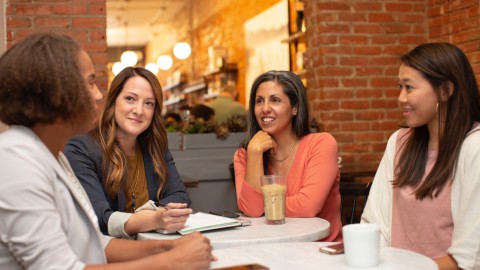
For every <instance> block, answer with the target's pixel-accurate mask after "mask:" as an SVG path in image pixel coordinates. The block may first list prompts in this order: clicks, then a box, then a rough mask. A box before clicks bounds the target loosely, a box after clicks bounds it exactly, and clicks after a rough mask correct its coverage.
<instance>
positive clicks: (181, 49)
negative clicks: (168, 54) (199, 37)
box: [173, 42, 192, 59]
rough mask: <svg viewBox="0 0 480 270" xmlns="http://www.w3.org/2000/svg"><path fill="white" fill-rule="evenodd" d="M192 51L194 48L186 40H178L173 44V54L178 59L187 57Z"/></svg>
mask: <svg viewBox="0 0 480 270" xmlns="http://www.w3.org/2000/svg"><path fill="white" fill-rule="evenodd" d="M190 53H192V48H191V47H190V44H188V43H186V42H178V43H177V44H175V46H173V55H175V57H176V58H178V59H187V58H188V57H189V56H190Z"/></svg>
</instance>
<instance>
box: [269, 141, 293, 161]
mask: <svg viewBox="0 0 480 270" xmlns="http://www.w3.org/2000/svg"><path fill="white" fill-rule="evenodd" d="M297 142H298V141H297V140H295V141H294V142H293V144H292V146H291V147H290V150H288V154H287V156H286V157H284V158H280V159H276V158H275V157H274V156H273V155H272V154H270V157H271V158H272V159H273V160H275V161H276V162H282V161H285V160H286V159H287V158H288V157H289V156H290V154H291V153H292V150H293V147H295V145H296V144H297Z"/></svg>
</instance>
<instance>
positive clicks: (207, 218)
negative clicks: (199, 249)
mask: <svg viewBox="0 0 480 270" xmlns="http://www.w3.org/2000/svg"><path fill="white" fill-rule="evenodd" d="M241 225H242V223H241V222H239V221H238V220H236V219H233V218H227V217H221V216H216V215H212V214H207V213H203V212H198V213H195V214H191V215H190V216H189V217H188V219H187V222H186V223H185V227H183V229H181V230H179V231H178V233H180V234H182V235H185V234H189V233H191V232H196V231H199V232H201V231H209V230H216V229H221V228H229V227H237V226H241Z"/></svg>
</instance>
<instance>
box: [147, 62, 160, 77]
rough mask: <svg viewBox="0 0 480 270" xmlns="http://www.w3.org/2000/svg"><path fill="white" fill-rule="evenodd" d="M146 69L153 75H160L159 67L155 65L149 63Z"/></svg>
mask: <svg viewBox="0 0 480 270" xmlns="http://www.w3.org/2000/svg"><path fill="white" fill-rule="evenodd" d="M145 69H147V70H149V71H150V72H152V73H153V74H155V75H157V74H158V65H157V64H155V63H148V64H146V65H145Z"/></svg>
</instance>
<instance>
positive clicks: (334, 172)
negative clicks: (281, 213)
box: [234, 133, 342, 242]
mask: <svg viewBox="0 0 480 270" xmlns="http://www.w3.org/2000/svg"><path fill="white" fill-rule="evenodd" d="M337 155H338V146H337V142H336V141H335V139H334V138H333V137H332V135H330V134H328V133H314V134H309V135H307V136H305V137H303V138H302V139H301V140H300V142H299V145H298V149H297V153H296V155H295V159H294V161H293V164H292V167H291V168H290V172H289V173H288V175H287V200H286V209H285V215H286V216H287V217H315V216H316V217H320V218H323V219H325V220H327V221H329V222H330V235H329V236H328V237H327V238H324V239H322V240H325V241H329V242H330V241H338V240H341V231H342V222H341V219H340V193H339V180H340V174H339V170H338V163H337ZM246 163H247V156H246V150H245V149H243V148H240V149H238V150H237V151H236V152H235V156H234V164H235V184H236V189H237V203H238V207H239V208H240V210H242V211H243V213H245V215H247V216H253V217H258V216H261V215H262V214H263V212H264V210H263V197H262V193H261V192H259V191H256V190H255V189H253V188H252V187H251V186H250V185H249V184H248V183H247V182H245V180H244V179H245V170H246Z"/></svg>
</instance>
